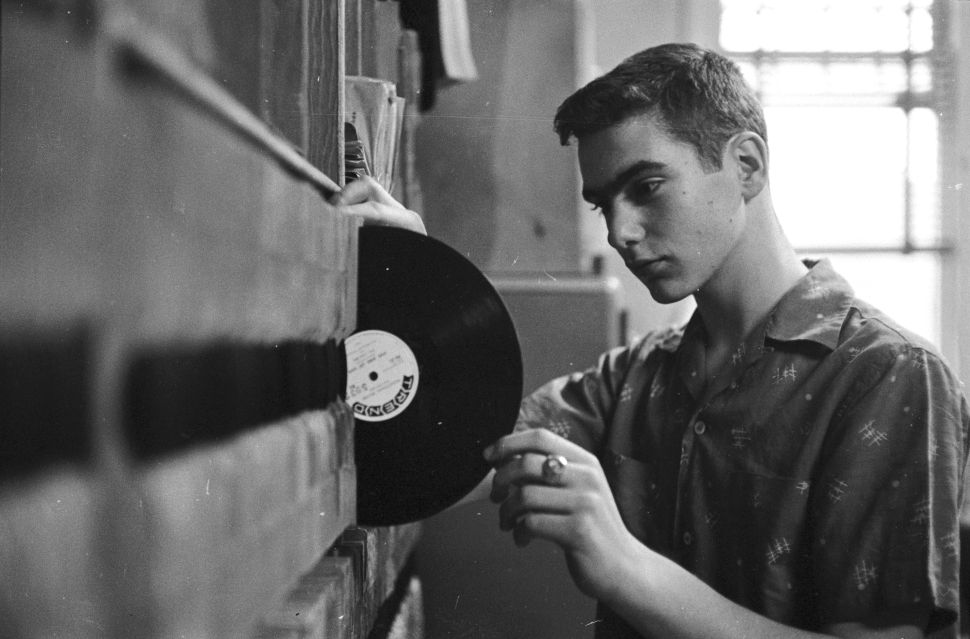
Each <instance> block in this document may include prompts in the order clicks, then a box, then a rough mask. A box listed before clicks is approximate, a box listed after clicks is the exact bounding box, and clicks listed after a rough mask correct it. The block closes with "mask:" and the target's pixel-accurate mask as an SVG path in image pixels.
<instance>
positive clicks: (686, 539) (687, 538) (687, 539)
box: [684, 532, 694, 546]
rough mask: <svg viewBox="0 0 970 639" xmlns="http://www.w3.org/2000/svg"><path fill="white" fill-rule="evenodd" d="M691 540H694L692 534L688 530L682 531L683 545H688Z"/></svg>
mask: <svg viewBox="0 0 970 639" xmlns="http://www.w3.org/2000/svg"><path fill="white" fill-rule="evenodd" d="M693 541H694V537H693V535H691V534H690V533H689V532H685V533H684V545H685V546H690V545H691V543H692V542H693Z"/></svg>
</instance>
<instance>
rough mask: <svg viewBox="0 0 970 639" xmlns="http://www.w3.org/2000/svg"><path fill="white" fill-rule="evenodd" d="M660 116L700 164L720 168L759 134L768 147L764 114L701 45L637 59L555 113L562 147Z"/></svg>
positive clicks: (728, 67)
mask: <svg viewBox="0 0 970 639" xmlns="http://www.w3.org/2000/svg"><path fill="white" fill-rule="evenodd" d="M648 113H650V114H656V115H658V116H659V119H660V124H661V126H663V127H664V129H665V130H666V131H667V132H668V133H669V134H670V135H672V136H673V137H674V138H675V139H677V140H679V141H681V142H684V143H687V144H690V145H691V146H693V147H694V149H695V150H696V151H697V155H698V158H699V159H700V161H701V163H702V165H704V166H705V167H706V168H707V169H709V170H717V169H719V168H721V153H722V151H723V149H724V145H725V144H726V143H727V141H728V140H729V139H730V138H731V136H732V135H734V134H735V133H740V132H741V131H753V132H755V133H757V134H758V135H760V136H761V137H762V139H764V140H765V141H766V142H767V140H768V132H767V129H766V127H765V118H764V112H763V111H762V109H761V104H760V103H759V101H758V98H757V97H756V96H755V94H754V92H753V91H752V90H751V87H749V86H748V85H747V83H746V82H745V81H744V77H743V76H742V75H741V70H740V69H739V68H738V66H737V65H736V64H734V62H732V61H731V60H728V59H727V58H725V57H724V56H722V55H720V54H717V53H715V52H713V51H708V50H706V49H702V48H701V47H699V46H697V45H695V44H662V45H660V46H656V47H651V48H649V49H646V50H645V51H641V52H640V53H637V54H634V55H632V56H630V57H629V58H627V59H626V60H624V61H623V62H621V63H620V64H619V65H617V67H616V68H614V69H613V70H612V71H610V72H609V73H607V74H606V75H603V76H601V77H599V78H597V79H595V80H593V81H592V82H590V83H589V84H587V85H586V86H584V87H583V88H581V89H579V90H578V91H576V92H575V93H573V94H572V95H571V96H569V97H568V98H566V100H565V101H564V102H563V103H562V105H560V107H559V109H558V110H557V111H556V119H555V123H554V126H555V130H556V133H558V134H559V140H560V142H561V143H562V144H563V145H567V144H569V140H570V139H571V138H573V137H575V138H576V139H579V138H582V137H583V136H584V135H588V134H591V133H597V132H599V131H602V130H603V129H606V128H608V127H610V126H613V125H614V124H619V123H620V122H622V121H624V120H626V119H628V118H630V117H635V116H638V115H645V114H648Z"/></svg>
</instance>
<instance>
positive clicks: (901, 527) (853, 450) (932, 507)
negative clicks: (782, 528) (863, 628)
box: [812, 345, 970, 631]
mask: <svg viewBox="0 0 970 639" xmlns="http://www.w3.org/2000/svg"><path fill="white" fill-rule="evenodd" d="M859 359H860V360H865V361H862V362H853V366H852V367H853V368H854V369H855V373H856V374H857V375H858V380H857V384H856V389H855V391H854V392H850V393H849V394H848V395H847V397H846V402H845V403H844V404H843V407H842V409H841V410H840V411H839V413H838V414H836V416H835V418H834V422H833V424H832V425H831V426H830V432H829V434H828V436H827V439H826V442H825V444H824V445H825V446H826V447H827V450H826V451H825V452H824V454H823V455H822V456H821V458H822V459H824V460H825V461H824V462H823V463H822V465H821V468H819V470H818V472H817V473H816V475H815V479H814V480H813V484H814V486H813V488H814V489H813V491H812V516H813V528H814V535H813V561H812V564H813V568H812V571H813V575H812V577H813V579H814V583H815V591H816V593H817V597H818V599H819V607H818V609H819V610H820V611H821V613H820V614H821V615H822V616H824V617H825V618H823V619H820V620H819V622H820V625H822V626H824V625H826V624H829V623H835V622H840V621H851V620H860V619H864V618H866V617H870V616H871V615H874V614H876V615H878V613H879V611H882V610H888V609H893V608H898V607H909V606H916V607H921V608H923V609H925V610H927V611H928V612H929V614H930V627H929V628H928V630H929V631H933V630H935V629H939V628H942V627H946V626H948V625H952V624H955V622H956V618H957V612H958V610H959V505H960V502H961V498H962V481H963V480H962V478H963V472H964V466H965V464H966V459H967V445H968V437H967V430H968V425H970V417H968V409H967V402H966V399H965V397H964V396H963V393H962V390H961V385H960V383H959V381H958V380H957V379H956V378H955V376H954V375H953V373H952V372H951V370H950V369H949V368H948V367H947V366H946V364H945V363H944V362H942V361H941V360H940V359H939V358H938V357H937V356H936V355H934V354H932V353H928V352H927V351H926V350H924V349H922V348H918V347H914V346H909V345H906V346H900V347H898V348H893V349H880V352H879V353H878V356H875V357H863V356H860V358H859Z"/></svg>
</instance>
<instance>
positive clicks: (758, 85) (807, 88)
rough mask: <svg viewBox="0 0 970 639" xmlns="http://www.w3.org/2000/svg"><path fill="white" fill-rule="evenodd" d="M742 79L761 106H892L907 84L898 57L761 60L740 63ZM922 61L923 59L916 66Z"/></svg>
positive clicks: (904, 66) (903, 69) (904, 72)
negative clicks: (757, 97)
mask: <svg viewBox="0 0 970 639" xmlns="http://www.w3.org/2000/svg"><path fill="white" fill-rule="evenodd" d="M740 66H741V70H742V72H743V73H744V74H745V79H748V80H749V81H750V82H751V86H752V88H754V89H755V90H756V91H758V92H759V93H760V94H761V96H762V102H763V103H764V104H765V106H771V105H777V104H832V103H838V104H868V105H876V106H895V105H896V104H897V102H898V100H899V97H898V96H899V94H901V93H904V92H905V91H906V90H907V88H908V80H907V71H906V65H905V64H904V62H903V61H902V60H901V59H890V60H882V61H873V60H847V59H843V60H837V61H832V62H824V63H823V62H819V61H817V60H812V59H808V58H806V59H805V60H803V61H794V60H784V61H782V60H777V59H776V60H772V59H771V58H770V57H769V58H768V59H765V60H762V61H761V64H760V65H759V66H757V67H756V66H755V65H754V64H752V63H744V64H741V65H740ZM925 66H926V65H925V63H923V64H922V65H921V66H920V68H924V67H925Z"/></svg>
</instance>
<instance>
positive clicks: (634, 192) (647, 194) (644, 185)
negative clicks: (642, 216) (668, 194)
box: [630, 180, 663, 202]
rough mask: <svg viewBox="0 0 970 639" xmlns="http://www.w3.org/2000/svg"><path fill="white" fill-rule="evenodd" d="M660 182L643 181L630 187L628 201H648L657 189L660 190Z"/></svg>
mask: <svg viewBox="0 0 970 639" xmlns="http://www.w3.org/2000/svg"><path fill="white" fill-rule="evenodd" d="M662 182H663V181H662V180H644V181H642V182H637V183H636V184H634V185H632V187H631V189H630V199H632V200H634V201H638V202H642V201H644V200H649V199H650V198H651V197H652V196H653V194H654V193H656V192H657V189H659V188H660V185H661V184H662Z"/></svg>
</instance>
